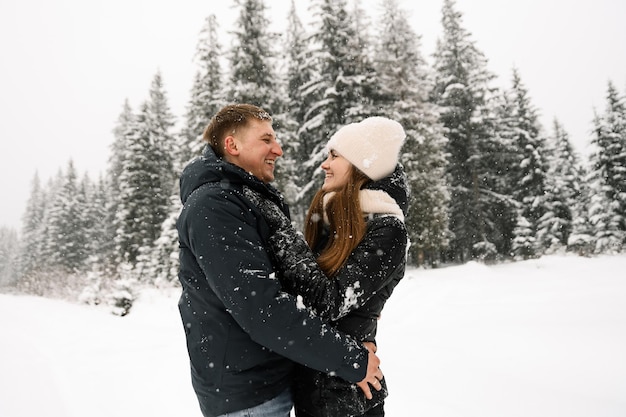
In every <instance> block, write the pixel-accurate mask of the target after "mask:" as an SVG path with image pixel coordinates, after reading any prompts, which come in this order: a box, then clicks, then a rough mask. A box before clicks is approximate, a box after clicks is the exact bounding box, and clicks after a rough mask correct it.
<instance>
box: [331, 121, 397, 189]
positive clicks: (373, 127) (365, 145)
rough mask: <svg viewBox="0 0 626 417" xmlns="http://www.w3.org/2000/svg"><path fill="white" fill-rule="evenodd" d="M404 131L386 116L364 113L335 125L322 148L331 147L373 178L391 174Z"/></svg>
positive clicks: (395, 163)
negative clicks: (340, 124) (350, 121)
mask: <svg viewBox="0 0 626 417" xmlns="http://www.w3.org/2000/svg"><path fill="white" fill-rule="evenodd" d="M405 137H406V134H405V133H404V129H403V128H402V125H401V124H400V123H398V122H396V121H395V120H391V119H388V118H386V117H379V116H376V117H368V118H367V119H364V120H362V121H360V122H358V123H351V124H348V125H346V126H344V127H342V128H341V129H339V130H338V131H337V132H336V133H335V134H334V135H333V136H332V137H331V138H330V140H329V141H328V143H327V144H326V148H327V149H328V150H330V149H334V150H335V151H337V152H338V153H339V154H340V155H341V156H343V157H344V158H346V159H347V160H348V161H350V163H352V164H353V165H354V166H356V167H357V168H358V169H360V170H361V171H362V172H363V173H364V174H365V175H367V176H368V177H369V178H371V179H373V180H375V181H376V180H380V179H382V178H385V177H386V176H387V175H389V174H391V173H392V172H393V171H394V169H395V168H396V165H397V164H398V157H399V155H400V148H402V144H403V143H404V139H405Z"/></svg>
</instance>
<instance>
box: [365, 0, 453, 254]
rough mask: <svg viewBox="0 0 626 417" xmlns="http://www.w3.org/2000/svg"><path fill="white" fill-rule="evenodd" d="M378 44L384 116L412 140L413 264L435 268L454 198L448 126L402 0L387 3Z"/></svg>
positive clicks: (407, 153) (405, 153)
mask: <svg viewBox="0 0 626 417" xmlns="http://www.w3.org/2000/svg"><path fill="white" fill-rule="evenodd" d="M377 33H380V36H378V37H377V41H376V42H375V54H374V57H375V58H374V66H375V68H376V72H377V76H378V80H379V88H378V94H377V97H376V99H375V105H376V107H377V108H378V109H379V110H378V113H379V114H381V115H384V116H387V117H389V118H391V119H394V120H397V121H398V122H399V123H400V124H402V126H403V127H404V129H405V132H406V133H407V138H406V142H405V145H404V147H403V150H402V155H401V162H402V163H403V165H404V168H405V172H406V173H407V177H408V180H409V185H410V188H411V195H412V197H411V198H410V203H409V211H408V216H407V218H406V223H407V226H408V230H409V236H410V239H411V248H410V253H411V255H412V259H411V262H413V263H414V264H418V265H421V264H424V263H426V264H434V263H436V262H437V261H438V257H439V254H440V253H441V251H442V250H443V249H444V248H445V247H446V246H447V242H448V238H449V236H448V202H449V194H448V189H447V184H446V182H445V169H446V162H447V161H446V157H445V144H446V138H445V136H444V135H443V126H442V125H441V124H440V123H439V120H438V118H439V113H438V111H437V108H436V106H435V105H433V104H432V103H430V102H429V101H428V93H429V92H430V90H431V88H432V85H431V84H432V81H431V79H430V72H429V69H428V66H427V63H426V61H425V60H424V58H423V56H422V54H421V52H420V39H419V37H418V36H417V34H416V33H415V32H414V31H413V29H412V28H411V26H410V25H409V22H408V20H407V18H406V14H405V12H404V11H403V10H401V9H400V8H399V7H398V2H397V0H385V1H384V2H383V11H382V15H381V17H380V19H379V21H378V25H377Z"/></svg>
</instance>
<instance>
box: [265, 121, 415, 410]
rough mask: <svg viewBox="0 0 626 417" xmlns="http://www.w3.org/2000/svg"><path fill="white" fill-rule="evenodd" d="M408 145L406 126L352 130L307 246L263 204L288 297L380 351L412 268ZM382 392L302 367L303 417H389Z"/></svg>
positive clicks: (314, 212)
mask: <svg viewBox="0 0 626 417" xmlns="http://www.w3.org/2000/svg"><path fill="white" fill-rule="evenodd" d="M404 138H405V133H404V129H403V128H402V126H401V125H400V124H399V123H397V122H395V121H393V120H390V119H387V118H383V117H370V118H367V119H365V120H363V121H361V122H360V123H353V124H350V125H347V126H344V127H343V128H341V129H339V130H338V131H337V132H336V133H335V134H334V135H333V136H332V138H331V139H330V141H329V142H328V144H327V149H328V151H329V152H328V157H327V158H326V160H325V161H324V162H323V163H322V166H321V168H322V169H323V170H324V172H325V174H326V175H325V179H324V184H323V185H322V188H321V190H320V191H318V193H317V194H316V195H315V197H314V199H313V201H312V203H311V206H310V208H309V212H308V214H307V218H306V224H305V239H306V243H305V242H304V241H303V240H302V238H301V235H299V234H298V233H297V232H296V231H295V230H294V229H293V227H291V225H290V222H289V220H288V219H287V218H286V217H285V216H284V215H283V214H282V213H281V211H280V210H278V209H276V208H275V207H270V204H269V203H263V202H260V204H259V207H260V209H261V212H262V213H263V215H264V217H265V218H266V220H267V221H268V224H269V225H270V228H271V229H272V232H273V234H272V236H271V237H270V242H269V243H270V247H271V250H272V252H273V256H275V257H276V260H277V262H276V264H277V265H279V268H280V270H279V271H277V276H278V278H279V279H280V280H281V283H282V285H283V287H284V289H285V290H286V291H288V292H290V293H293V294H297V295H300V296H301V297H302V301H303V303H304V305H306V306H307V307H309V308H311V309H313V310H315V312H316V313H317V314H318V315H319V316H321V317H323V318H326V319H328V320H329V321H330V322H331V324H332V325H333V326H334V327H336V328H337V329H339V330H341V331H343V332H346V333H348V334H350V335H352V336H355V337H357V338H358V339H360V340H363V341H367V342H374V343H375V336H376V327H377V320H378V318H379V317H380V314H381V311H382V309H383V306H384V305H385V302H386V300H387V299H388V298H389V296H391V293H392V291H393V289H394V287H395V286H396V285H397V284H398V282H399V281H400V279H402V277H403V276H404V270H405V266H406V250H407V245H408V235H407V231H406V227H405V224H404V216H405V214H406V209H407V206H408V198H409V190H408V186H407V182H406V176H405V174H404V172H403V170H402V167H401V166H400V165H399V164H398V156H399V152H400V148H401V146H402V144H403V142H404ZM307 243H308V245H307ZM310 248H311V249H310ZM376 385H378V384H376ZM360 388H361V389H363V387H360ZM373 388H374V389H372V390H371V393H372V395H373V398H372V399H366V397H365V395H364V394H363V392H361V390H360V389H359V387H357V385H356V384H350V383H348V382H346V381H344V380H342V379H340V378H338V377H335V376H332V375H328V374H325V373H323V372H318V371H315V370H312V369H310V368H306V367H303V366H299V367H298V368H297V370H296V375H295V383H294V386H293V394H294V402H295V410H296V416H297V417H346V416H384V409H383V404H384V399H385V397H386V396H387V389H386V384H385V381H384V379H383V380H381V381H380V386H373ZM366 390H367V387H366V389H364V391H366Z"/></svg>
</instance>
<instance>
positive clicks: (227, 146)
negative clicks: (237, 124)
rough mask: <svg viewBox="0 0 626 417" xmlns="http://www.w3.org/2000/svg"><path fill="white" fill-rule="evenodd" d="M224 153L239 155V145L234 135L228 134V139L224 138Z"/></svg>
mask: <svg viewBox="0 0 626 417" xmlns="http://www.w3.org/2000/svg"><path fill="white" fill-rule="evenodd" d="M224 153H225V154H227V155H239V146H238V144H237V140H236V139H235V137H234V136H226V139H224Z"/></svg>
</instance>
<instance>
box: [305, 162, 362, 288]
mask: <svg viewBox="0 0 626 417" xmlns="http://www.w3.org/2000/svg"><path fill="white" fill-rule="evenodd" d="M350 169H351V171H350V179H349V180H348V183H347V184H346V185H345V187H344V188H343V189H341V190H339V191H337V192H336V193H335V194H334V195H333V196H332V197H331V198H330V200H329V201H328V202H327V203H326V217H327V218H328V221H329V223H330V236H329V238H328V242H327V243H326V246H325V247H324V248H323V249H322V251H321V253H320V255H319V257H318V258H317V263H318V264H319V265H320V267H321V268H322V270H323V271H324V273H325V274H326V276H328V277H332V276H334V275H335V274H336V273H337V271H338V270H339V269H340V268H341V267H342V266H343V264H344V263H345V262H346V260H347V259H348V256H350V254H351V253H352V251H353V250H354V248H355V247H356V246H357V245H358V244H359V242H360V241H361V239H363V236H364V235H365V230H366V227H367V225H366V223H365V219H364V217H363V211H362V210H361V202H360V200H359V190H360V189H361V188H362V187H363V186H364V185H365V184H366V183H368V182H369V181H371V180H370V179H369V178H368V177H367V176H366V175H365V174H363V173H362V172H361V171H360V170H358V169H357V168H355V167H354V165H352V166H351V167H350ZM324 195H326V192H325V191H323V190H319V191H318V192H317V194H315V197H313V201H312V202H311V205H310V207H309V212H308V213H307V216H306V221H305V226H304V238H305V239H306V241H307V243H308V244H309V246H310V247H311V248H316V246H317V244H318V242H319V240H320V239H321V238H322V230H323V228H324V216H323V213H324Z"/></svg>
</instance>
